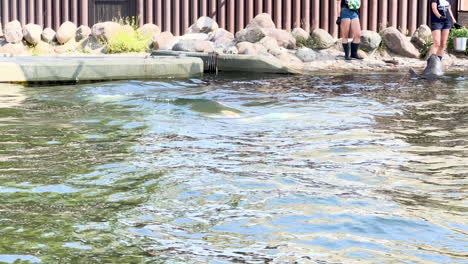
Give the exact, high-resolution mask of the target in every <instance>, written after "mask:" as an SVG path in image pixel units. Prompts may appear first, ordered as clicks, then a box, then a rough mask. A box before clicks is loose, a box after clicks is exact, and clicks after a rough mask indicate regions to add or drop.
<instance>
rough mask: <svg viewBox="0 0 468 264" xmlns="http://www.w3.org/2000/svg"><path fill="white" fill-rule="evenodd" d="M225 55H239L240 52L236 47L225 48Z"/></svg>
mask: <svg viewBox="0 0 468 264" xmlns="http://www.w3.org/2000/svg"><path fill="white" fill-rule="evenodd" d="M223 53H224V54H238V53H239V51H238V50H237V48H236V47H235V46H229V47H227V48H224V50H223Z"/></svg>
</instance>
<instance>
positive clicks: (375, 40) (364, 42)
mask: <svg viewBox="0 0 468 264" xmlns="http://www.w3.org/2000/svg"><path fill="white" fill-rule="evenodd" d="M381 42H382V37H381V36H380V35H379V33H377V32H374V31H369V30H364V31H362V32H361V45H360V46H359V47H360V48H361V49H362V50H364V51H367V52H371V51H374V50H376V49H377V48H378V47H379V46H380V43H381Z"/></svg>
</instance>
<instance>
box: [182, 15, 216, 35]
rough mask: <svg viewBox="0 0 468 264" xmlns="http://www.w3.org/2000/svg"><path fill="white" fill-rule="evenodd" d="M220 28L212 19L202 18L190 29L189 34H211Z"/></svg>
mask: <svg viewBox="0 0 468 264" xmlns="http://www.w3.org/2000/svg"><path fill="white" fill-rule="evenodd" d="M218 28H219V26H218V23H216V21H214V20H213V19H212V18H210V17H207V16H202V17H200V18H198V20H197V21H196V22H195V23H194V24H193V25H191V26H190V27H189V29H188V30H187V33H210V32H213V31H215V30H217V29H218Z"/></svg>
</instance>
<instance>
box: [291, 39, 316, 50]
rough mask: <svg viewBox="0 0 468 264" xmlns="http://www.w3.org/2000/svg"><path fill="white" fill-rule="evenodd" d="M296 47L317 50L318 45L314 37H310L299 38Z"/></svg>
mask: <svg viewBox="0 0 468 264" xmlns="http://www.w3.org/2000/svg"><path fill="white" fill-rule="evenodd" d="M296 46H297V48H303V47H306V48H309V49H315V48H316V46H317V45H316V43H315V40H314V39H313V38H312V37H309V38H307V39H305V38H303V37H297V38H296Z"/></svg>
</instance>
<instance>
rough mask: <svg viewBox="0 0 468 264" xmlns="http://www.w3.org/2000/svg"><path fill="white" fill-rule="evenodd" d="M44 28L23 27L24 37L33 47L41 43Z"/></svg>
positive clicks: (33, 25) (31, 25)
mask: <svg viewBox="0 0 468 264" xmlns="http://www.w3.org/2000/svg"><path fill="white" fill-rule="evenodd" d="M41 34H42V27H41V26H39V25H36V24H27V25H26V26H24V27H23V37H24V39H25V40H26V41H27V42H28V43H29V44H31V45H36V44H37V43H39V42H40V41H41Z"/></svg>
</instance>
